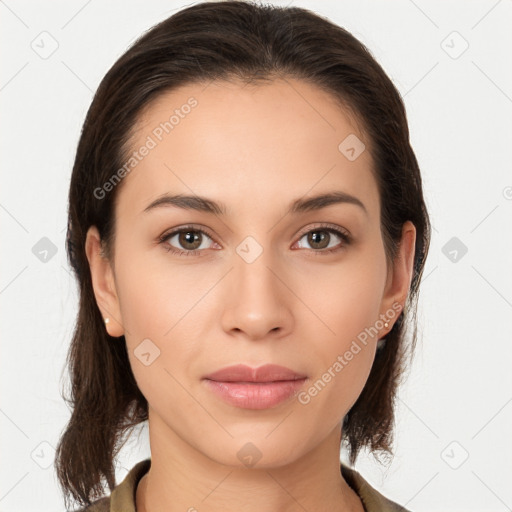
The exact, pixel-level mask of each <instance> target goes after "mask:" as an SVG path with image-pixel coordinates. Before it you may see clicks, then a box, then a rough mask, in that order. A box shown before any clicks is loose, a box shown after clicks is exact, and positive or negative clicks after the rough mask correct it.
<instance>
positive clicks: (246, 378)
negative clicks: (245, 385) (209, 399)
mask: <svg viewBox="0 0 512 512" xmlns="http://www.w3.org/2000/svg"><path fill="white" fill-rule="evenodd" d="M304 378H306V375H303V374H301V373H297V372H294V371H293V370H290V368H286V367H285V366H279V365H276V364H265V365H263V366H259V367H258V368H251V367H250V366H247V365H244V364H237V365H234V366H226V367H225V368H221V369H220V370H218V371H216V372H213V373H211V374H209V375H207V376H206V377H205V379H209V380H215V381H218V382H275V381H280V380H299V379H304Z"/></svg>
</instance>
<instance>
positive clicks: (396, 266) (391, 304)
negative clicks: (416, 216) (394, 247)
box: [381, 220, 416, 336]
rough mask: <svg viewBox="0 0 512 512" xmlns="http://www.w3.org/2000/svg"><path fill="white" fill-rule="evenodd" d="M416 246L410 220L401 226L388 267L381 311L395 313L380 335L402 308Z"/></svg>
mask: <svg viewBox="0 0 512 512" xmlns="http://www.w3.org/2000/svg"><path fill="white" fill-rule="evenodd" d="M415 248H416V228H415V226H414V224H413V223H412V222H411V221H409V220H408V221H407V222H405V223H404V225H403V226H402V238H401V241H400V246H399V248H398V252H397V254H396V257H395V261H394V262H393V264H392V266H391V267H390V268H389V269H388V276H387V281H386V287H385V289H384V295H383V297H382V305H381V312H382V314H385V312H386V311H388V310H389V309H391V310H392V311H394V312H395V313H396V315H395V316H394V317H393V318H392V319H391V320H390V321H389V327H387V328H385V329H384V331H385V332H384V333H383V334H381V336H385V335H386V334H387V333H388V332H389V331H391V329H392V328H393V323H394V322H396V320H397V319H398V317H399V316H400V313H401V312H402V310H403V309H404V306H405V301H406V299H407V296H408V294H409V288H410V286H411V281H412V276H413V269H414V251H415Z"/></svg>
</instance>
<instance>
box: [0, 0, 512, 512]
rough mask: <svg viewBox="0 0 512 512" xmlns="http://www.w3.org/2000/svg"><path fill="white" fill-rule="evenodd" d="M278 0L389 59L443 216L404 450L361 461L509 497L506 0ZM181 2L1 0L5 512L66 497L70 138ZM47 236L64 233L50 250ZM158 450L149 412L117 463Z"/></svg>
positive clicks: (406, 399) (454, 495) (372, 475)
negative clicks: (126, 59)
mask: <svg viewBox="0 0 512 512" xmlns="http://www.w3.org/2000/svg"><path fill="white" fill-rule="evenodd" d="M271 3H276V4H278V5H296V6H301V7H306V8H309V9H311V10H314V11H316V12H318V13H320V14H322V15H324V16H326V17H328V18H330V19H331V20H333V21H334V22H336V23H338V24H340V25H341V26H344V27H345V28H347V29H348V30H350V31H351V32H352V33H353V34H354V35H355V36H356V37H358V38H359V39H360V40H362V41H363V42H364V43H365V44H366V45H367V46H368V47H369V48H370V50H371V51H372V53H373V54H374V56H375V57H376V58H377V60H378V61H379V62H380V63H381V65H382V66H383V67H384V69H385V70H386V72H387V73H388V74H389V75H390V77H391V78H392V80H393V81H394V83H395V84H396V86H397V88H398V89H399V91H400V92H401V94H402V96H403V97H404V101H405V103H406V107H407V111H408V117H409V122H410V130H411V140H412V144H413V147H414V149H415V151H416V155H417V157H418V160H419V163H420V167H421V169H422V173H423V179H424V187H425V194H426V200H427V205H428V207H429V209H430V213H431V220H432V224H433V228H434V229H433V238H432V245H431V250H430V255H429V258H428V261H427V265H426V270H425V274H424V279H423V283H422V290H421V301H420V315H419V321H420V325H419V328H420V331H421V333H422V336H421V340H420V343H419V344H418V351H417V355H416V358H415V361H414V365H413V366H412V368H411V372H410V375H409V377H408V380H407V381H406V382H405V384H404V385H403V387H402V388H401V390H400V397H399V401H398V415H397V430H396V450H395V453H396V455H395V458H394V459H393V461H392V463H391V464H390V465H389V466H388V467H387V468H386V467H382V466H379V465H378V464H377V463H376V462H375V461H374V460H373V459H372V457H370V456H367V455H366V454H362V455H361V457H360V458H359V461H358V463H357V465H356V467H357V469H358V470H359V471H360V472H361V473H362V474H363V475H364V476H365V477H366V478H367V479H368V480H369V481H370V483H372V484H373V485H374V486H375V487H376V488H377V489H379V490H380V491H381V492H383V493H384V494H386V495H388V496H389V497H390V498H392V499H394V500H396V501H398V502H399V503H401V504H403V505H406V506H407V508H410V509H411V510H413V511H417V512H422V511H424V512H426V511H429V512H434V511H442V512H449V511H460V510H464V511H482V510H487V511H496V512H501V511H506V510H512V488H511V486H510V482H511V481H512V464H511V456H512V436H511V435H510V432H511V429H510V425H511V420H512V386H511V383H512V372H511V371H510V367H511V355H512V346H511V340H512V336H511V334H512V322H511V319H512V316H511V312H512V265H511V264H510V261H511V253H512V237H511V233H512V172H511V169H512V166H511V164H512V155H511V143H512V115H511V114H512V68H511V64H510V63H511V62H512V59H511V51H512V31H511V30H510V27H511V26H512V2H511V1H510V0H498V1H496V0H492V1H467V0H464V1H463V0H459V1H440V0H439V1H425V0H414V1H412V0H399V1H382V0H379V1H368V0H364V1H359V0H357V1H356V0H350V1H349V0H341V1H336V2H335V1H317V2H315V1H313V0H307V1H306V0H294V1H291V2H290V1H288V0H285V1H283V2H279V1H277V2H271ZM186 5H190V3H185V2H177V1H152V2H142V1H138V2H137V1H134V0H130V1H123V2H120V1H115V2H114V1H112V2H100V1H98V0H89V1H86V0H73V1H65V2H64V1H54V2H39V1H34V0H32V1H20V2H15V1H14V0H0V20H1V21H0V22H1V29H0V38H1V45H2V48H3V60H2V74H1V78H0V105H1V121H2V122H1V130H2V137H1V155H2V186H1V190H0V222H1V242H2V258H3V264H2V266H1V274H0V301H1V314H2V317H1V318H2V331H1V332H2V338H1V342H2V348H1V350H2V357H1V365H2V367H1V372H0V378H1V390H2V395H1V404H0V429H1V430H0V432H1V453H2V455H1V461H2V462H1V468H0V511H1V512H6V511H14V510H16V511H17V512H28V511H54V512H55V511H58V510H64V506H63V502H62V497H61V495H60V490H59V488H58V486H57V483H56V478H55V475H54V471H53V465H52V460H53V455H54V454H53V449H54V447H55V446H56V444H57V440H58V437H59V435H60V433H61V430H62V429H63V428H64V425H65V423H66V420H67V418H68V416H69V411H68V409H67V407H66V405H65V403H64V402H63V400H62V398H61V396H60V389H61V383H62V380H61V377H62V375H63V371H64V363H65V356H66V352H67V348H68V345H69V342H70V339H71V334H72V330H73V322H74V318H75V313H76V309H77V294H76V287H75V283H74V280H73V278H72V276H71V274H70V269H69V267H68V264H67V259H66V254H65V247H64V240H65V228H66V208H67V204H66V199H67V188H68V184H69V178H70V173H71V167H72V163H73V159H74V151H75V148H76V144H77V141H78V137H79V132H80V128H81V124H82V122H83V119H84V116H85V113H86V111H87V109H88V107H89V104H90V102H91V100H92V95H93V92H94V91H95V89H96V87H97V86H98V84H99V82H100V80H101V78H102V77H103V76H104V74H105V73H106V71H107V70H108V69H109V68H110V66H111V65H112V64H113V63H114V61H115V60H116V59H117V58H118V57H119V56H120V55H121V54H122V53H123V52H124V51H125V50H126V49H127V47H128V45H129V44H130V43H131V42H133V40H134V39H135V38H136V37H137V36H139V35H140V34H141V33H142V32H143V31H145V30H146V29H148V28H149V27H151V26H152V25H153V24H155V23H157V22H159V21H161V20H162V19H164V18H165V17H167V16H169V15H170V14H172V13H173V12H175V11H176V10H179V9H180V8H182V7H185V6H186ZM44 237H46V238H48V239H49V240H50V241H51V243H52V244H54V245H55V251H56V252H55V254H52V253H51V252H50V253H48V255H47V256H46V260H45V261H44V258H43V260H41V253H40V252H38V247H39V246H38V245H37V244H38V243H39V244H43V243H46V244H48V242H47V241H44V242H41V239H43V238H44ZM454 237H455V239H453V238H454ZM464 247H465V248H466V249H467V252H465V253H464V251H465V250H466V249H464ZM454 251H455V252H454ZM148 455H149V449H148V443H147V431H146V429H145V428H143V429H142V430H141V436H140V438H138V437H137V436H134V437H133V438H132V440H131V441H130V442H129V443H128V444H127V445H126V446H125V448H124V449H123V451H122V457H121V459H120V461H119V465H118V472H117V477H118V480H120V479H122V478H123V477H124V476H125V475H126V472H127V471H128V469H130V468H131V467H132V466H133V464H135V463H136V462H138V461H139V460H141V459H142V458H145V457H146V456H148Z"/></svg>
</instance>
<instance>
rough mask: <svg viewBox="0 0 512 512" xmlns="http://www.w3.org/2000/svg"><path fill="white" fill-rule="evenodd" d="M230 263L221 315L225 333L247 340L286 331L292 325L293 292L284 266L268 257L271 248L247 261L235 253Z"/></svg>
mask: <svg viewBox="0 0 512 512" xmlns="http://www.w3.org/2000/svg"><path fill="white" fill-rule="evenodd" d="M233 262H234V263H233V265H234V268H233V270H232V271H231V272H230V274H229V275H230V280H229V286H227V287H226V289H225V293H226V295H225V297H224V299H225V300H224V301H223V311H222V317H221V320H222V327H223V329H224V330H225V332H228V333H231V334H236V333H238V334H237V335H238V336H242V335H245V337H247V338H248V339H250V340H261V339H268V338H269V337H270V336H271V337H274V338H278V337H283V336H286V335H287V334H289V333H290V332H291V331H292V329H293V324H294V318H293V314H292V309H291V308H292V306H293V304H292V303H293V294H292V292H291V291H290V289H289V288H288V287H287V285H286V283H287V276H286V271H285V270H284V267H283V266H282V265H278V264H277V262H275V261H273V260H272V257H271V251H263V253H262V254H261V255H260V256H259V257H258V258H257V259H256V260H255V261H253V262H251V263H249V262H247V261H245V260H244V259H243V258H242V257H239V256H238V254H235V255H234V258H233ZM288 280H289V279H288Z"/></svg>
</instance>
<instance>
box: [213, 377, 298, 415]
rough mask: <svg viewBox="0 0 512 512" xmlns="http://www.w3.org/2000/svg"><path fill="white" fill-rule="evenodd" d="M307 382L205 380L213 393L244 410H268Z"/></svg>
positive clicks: (292, 394)
mask: <svg viewBox="0 0 512 512" xmlns="http://www.w3.org/2000/svg"><path fill="white" fill-rule="evenodd" d="M305 380H306V379H305V378H304V379H299V380H282V381H273V382H219V381H216V380H210V379H205V382H206V385H207V386H208V388H209V389H210V390H211V391H213V392H214V393H216V394H217V395H218V396H220V397H221V398H223V399H224V400H225V401H226V402H228V403H230V404H231V405H234V406H236V407H241V408H242V409H268V408H270V407H274V406H276V405H277V404H280V403H281V402H283V401H285V400H287V399H288V398H290V397H291V396H294V395H295V394H296V393H297V392H298V391H299V389H300V388H301V387H302V385H303V384H304V382H305Z"/></svg>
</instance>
